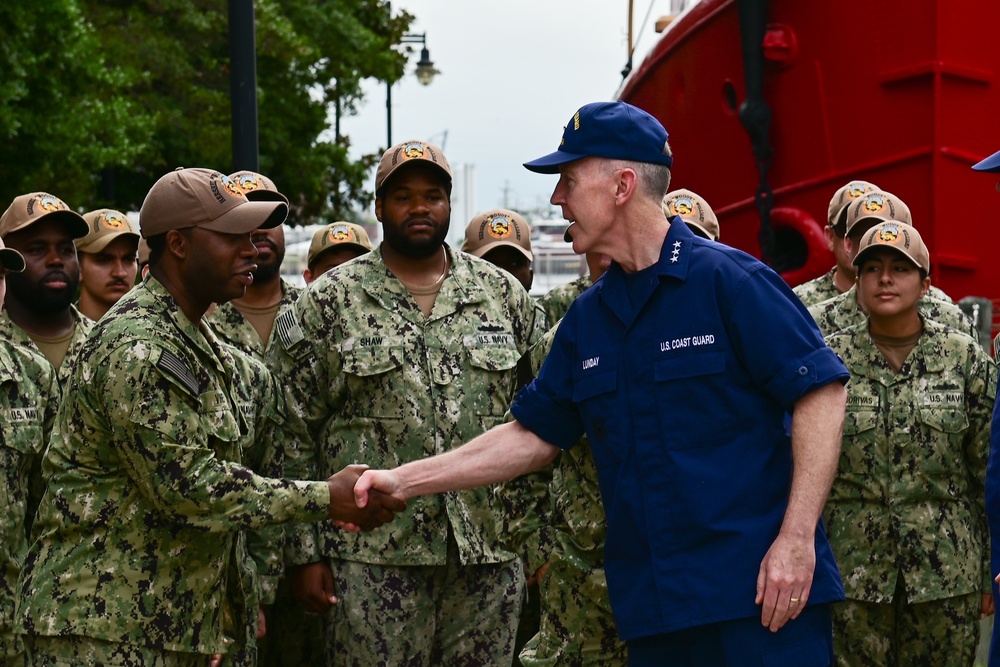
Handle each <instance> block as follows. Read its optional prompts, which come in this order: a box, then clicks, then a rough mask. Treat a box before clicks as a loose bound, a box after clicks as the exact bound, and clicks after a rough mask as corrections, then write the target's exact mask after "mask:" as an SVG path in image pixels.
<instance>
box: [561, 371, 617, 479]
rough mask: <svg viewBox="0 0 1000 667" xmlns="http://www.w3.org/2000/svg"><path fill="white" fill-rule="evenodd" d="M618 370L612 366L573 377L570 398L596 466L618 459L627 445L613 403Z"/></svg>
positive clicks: (612, 462)
mask: <svg viewBox="0 0 1000 667" xmlns="http://www.w3.org/2000/svg"><path fill="white" fill-rule="evenodd" d="M617 392H618V371H617V369H616V368H614V367H612V368H610V369H609V370H605V371H601V372H599V373H598V372H589V373H584V374H581V375H579V376H577V377H575V378H573V402H574V403H576V404H577V405H579V406H580V414H581V415H582V416H583V427H584V431H586V433H587V438H588V439H589V441H590V449H591V451H592V452H593V453H594V461H595V462H596V463H597V466H598V467H604V466H607V465H614V464H617V463H621V462H622V460H623V459H624V458H625V453H626V451H627V447H628V433H627V432H626V429H625V424H624V419H625V418H624V416H623V415H622V410H621V409H620V407H619V406H617V405H616V404H615V403H616V400H615V399H616V395H617Z"/></svg>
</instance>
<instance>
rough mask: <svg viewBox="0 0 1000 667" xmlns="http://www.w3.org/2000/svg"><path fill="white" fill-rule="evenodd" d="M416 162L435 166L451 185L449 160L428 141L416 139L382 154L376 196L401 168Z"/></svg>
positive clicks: (377, 176) (376, 181) (397, 145)
mask: <svg viewBox="0 0 1000 667" xmlns="http://www.w3.org/2000/svg"><path fill="white" fill-rule="evenodd" d="M414 162H423V163H426V164H431V165H434V166H435V167H437V168H438V169H440V170H441V171H442V172H443V173H444V175H445V176H447V177H448V182H449V183H451V165H449V164H448V159H447V158H446V157H445V156H444V153H442V152H441V149H440V148H438V147H437V146H435V145H434V144H429V143H427V142H426V141H418V140H415V139H414V140H410V141H404V142H403V143H401V144H396V145H395V146H393V147H392V148H390V149H389V150H387V151H386V152H385V153H383V154H382V159H381V160H379V163H378V169H377V170H376V171H375V194H376V195H377V194H378V193H379V191H380V190H382V186H383V185H385V182H386V181H387V180H388V179H389V177H390V176H392V175H393V174H394V173H396V171H397V170H398V169H399V168H400V167H402V166H404V165H407V164H412V163H414Z"/></svg>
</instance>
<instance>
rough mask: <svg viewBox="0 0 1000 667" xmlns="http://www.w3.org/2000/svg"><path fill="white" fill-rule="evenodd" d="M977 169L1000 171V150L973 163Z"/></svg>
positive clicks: (973, 166)
mask: <svg viewBox="0 0 1000 667" xmlns="http://www.w3.org/2000/svg"><path fill="white" fill-rule="evenodd" d="M972 168H973V169H975V170H976V171H1000V151H997V152H996V153H994V154H993V155H991V156H989V157H988V158H986V159H985V160H983V161H981V162H977V163H976V164H974V165H972Z"/></svg>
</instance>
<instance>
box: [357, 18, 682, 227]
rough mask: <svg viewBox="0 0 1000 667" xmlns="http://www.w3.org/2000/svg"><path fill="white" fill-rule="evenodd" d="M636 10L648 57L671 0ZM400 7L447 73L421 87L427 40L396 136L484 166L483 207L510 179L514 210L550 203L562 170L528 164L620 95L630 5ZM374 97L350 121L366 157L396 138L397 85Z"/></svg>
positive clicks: (493, 202) (402, 99) (409, 78)
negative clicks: (544, 170) (580, 112)
mask: <svg viewBox="0 0 1000 667" xmlns="http://www.w3.org/2000/svg"><path fill="white" fill-rule="evenodd" d="M651 3H652V4H651ZM635 5H636V6H635V16H634V18H633V24H634V29H635V31H636V41H637V43H638V49H637V51H638V52H640V53H645V52H646V51H648V50H649V49H650V48H652V47H653V46H654V45H655V43H656V41H657V39H658V38H659V35H657V34H656V33H655V32H653V24H654V22H655V19H656V17H658V16H660V15H663V14H668V13H669V11H670V1H669V0H640V1H639V2H636V3H635ZM651 6H652V13H651V15H650V19H649V22H648V25H647V27H646V28H645V30H644V31H643V32H642V34H641V35H640V34H639V30H640V26H641V25H642V22H643V19H644V17H645V15H646V12H647V10H648V9H649V8H650V7H651ZM393 9H394V10H396V11H399V10H403V9H405V10H406V11H408V12H409V13H410V14H412V15H413V16H414V17H415V19H414V21H413V24H412V26H411V32H413V33H422V32H426V33H427V46H428V48H429V49H430V56H431V60H433V61H434V65H435V67H436V68H437V69H438V70H440V71H441V74H439V75H438V76H437V77H436V78H435V79H434V81H433V82H432V83H431V84H430V85H429V86H427V87H424V86H421V85H420V84H419V83H418V82H417V80H416V77H415V76H414V75H413V74H412V72H413V70H414V69H415V66H416V62H417V60H418V59H419V56H420V51H419V49H420V46H419V44H418V45H415V48H414V51H413V53H412V55H411V56H410V66H409V69H408V71H407V75H406V76H405V77H404V80H403V81H401V82H400V83H398V84H396V85H395V86H394V87H393V90H392V101H393V105H392V108H393V111H392V125H393V127H392V138H393V141H394V142H396V143H398V142H400V141H403V140H406V139H423V140H429V141H431V142H433V143H436V144H438V145H441V144H442V143H443V144H444V146H443V148H444V152H445V154H446V155H447V157H448V160H449V162H451V164H452V166H455V165H458V164H473V165H475V179H476V202H475V203H476V206H475V208H476V210H477V211H483V210H486V209H488V208H494V207H498V206H503V205H504V201H505V200H504V188H505V185H509V192H508V194H507V199H506V201H507V204H508V205H510V206H516V207H521V208H533V207H537V206H540V205H544V204H545V203H546V202H547V201H548V197H549V195H550V194H551V191H552V187H553V186H554V185H555V177H554V176H543V175H538V174H532V173H530V172H528V171H527V170H526V169H525V168H524V167H522V166H521V163H523V162H526V161H528V160H531V159H534V158H536V157H538V156H540V155H543V154H545V153H548V152H550V151H553V150H555V149H556V147H557V146H558V143H559V138H560V136H561V134H562V128H563V126H564V125H565V124H566V121H567V120H568V119H569V118H570V117H571V116H572V115H573V112H574V111H576V109H577V108H579V107H580V106H582V105H584V104H587V103H588V102H594V101H598V100H609V99H612V98H613V96H614V95H615V92H616V90H617V89H618V85H619V84H620V82H621V74H620V72H621V69H622V67H623V66H624V65H625V62H626V59H627V53H626V50H627V22H628V0H500V1H497V0H458V1H455V0H394V2H393ZM640 62H641V57H637V58H636V60H635V63H634V64H635V66H636V67H638V65H639V63H640ZM366 97H367V99H366V101H365V103H364V104H363V105H362V106H361V107H360V108H359V113H358V116H356V117H352V118H347V119H344V121H343V122H342V124H341V128H342V131H343V132H344V133H345V134H347V135H349V136H350V138H351V142H352V153H353V154H355V155H360V154H363V153H372V152H376V151H378V150H381V149H384V148H385V144H386V112H385V85H384V84H380V85H370V86H369V87H367V88H366ZM445 133H447V135H446V134H445ZM372 178H373V179H374V175H373V176H372ZM452 222H453V225H455V224H457V223H459V221H458V220H453V221H452Z"/></svg>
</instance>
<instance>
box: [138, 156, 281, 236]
mask: <svg viewBox="0 0 1000 667" xmlns="http://www.w3.org/2000/svg"><path fill="white" fill-rule="evenodd" d="M287 216H288V205H287V204H285V203H284V202H280V201H277V202H275V201H250V200H249V199H247V198H246V196H245V195H244V194H243V190H241V189H240V187H239V186H238V185H236V183H235V182H234V181H232V180H231V179H230V178H229V177H228V176H226V175H224V174H220V173H219V172H217V171H213V170H211V169H198V168H188V169H185V168H184V167H179V168H178V169H176V170H174V171H171V172H169V173H167V174H165V175H164V176H161V177H160V180H158V181H156V183H154V184H153V187H152V188H150V190H149V193H148V194H147V195H146V200H145V201H144V202H142V209H140V211H139V230H140V232H141V234H142V236H143V237H144V238H147V239H148V238H150V237H152V236H158V235H159V234H165V233H166V232H168V231H170V230H171V229H188V228H191V227H200V228H202V229H208V230H210V231H213V232H223V233H226V234H248V233H250V232H252V231H253V230H255V229H270V228H271V227H277V226H278V225H280V224H281V223H282V222H284V221H285V218H286V217H287Z"/></svg>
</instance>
